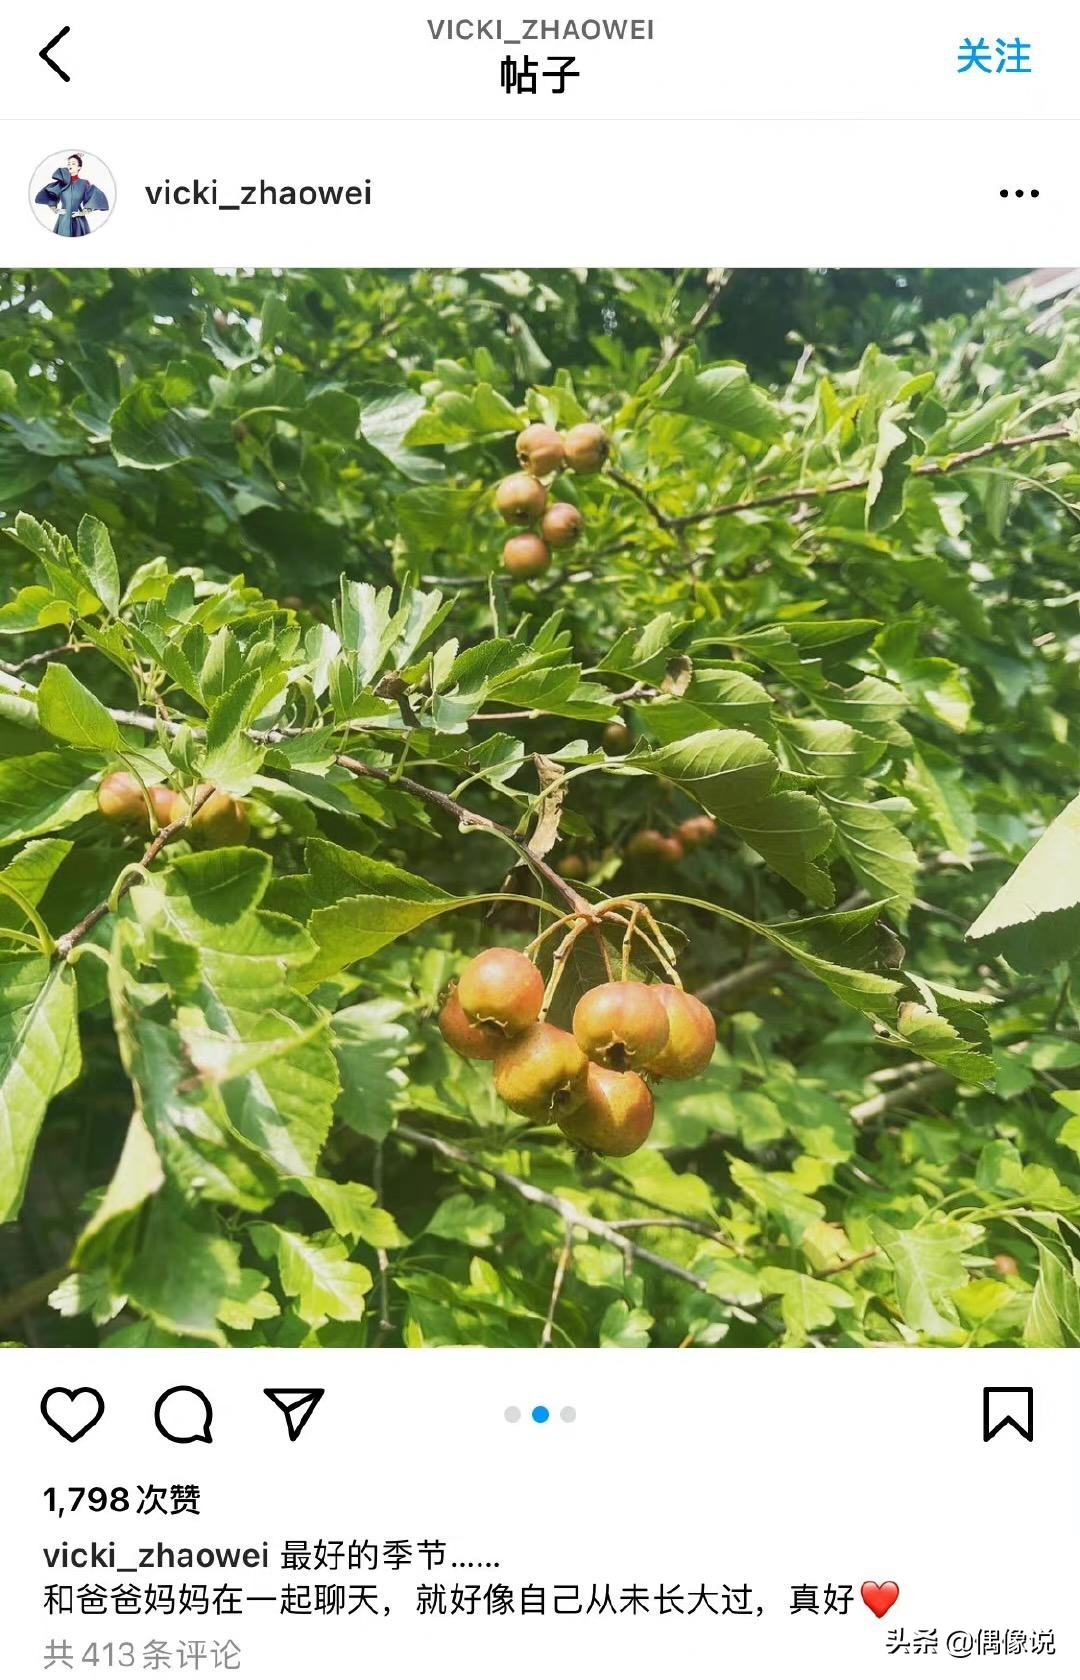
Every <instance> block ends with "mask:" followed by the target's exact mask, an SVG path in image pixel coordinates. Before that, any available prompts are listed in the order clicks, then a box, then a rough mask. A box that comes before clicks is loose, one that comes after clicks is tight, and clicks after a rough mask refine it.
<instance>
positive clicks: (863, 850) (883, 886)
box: [822, 792, 919, 917]
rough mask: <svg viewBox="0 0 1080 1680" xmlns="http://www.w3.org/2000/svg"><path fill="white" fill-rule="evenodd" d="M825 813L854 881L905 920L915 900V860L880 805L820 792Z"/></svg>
mask: <svg viewBox="0 0 1080 1680" xmlns="http://www.w3.org/2000/svg"><path fill="white" fill-rule="evenodd" d="M822 797H823V798H824V800H825V805H826V809H827V810H828V813H829V815H830V817H831V818H832V820H833V822H834V823H835V824H836V844H837V847H838V849H839V850H840V851H841V852H842V853H843V855H844V857H846V858H847V860H848V862H849V863H850V865H851V868H852V870H853V872H854V874H855V877H856V879H857V880H859V881H861V882H862V884H863V886H865V887H866V888H867V889H868V891H869V892H871V893H872V894H873V895H874V896H875V897H881V896H882V895H884V896H885V897H887V898H888V899H889V900H890V909H891V910H892V911H893V913H894V914H895V915H897V916H900V917H903V916H906V915H907V913H908V911H909V910H910V908H911V904H912V900H913V899H914V897H915V876H916V873H917V871H918V867H919V860H918V857H917V856H916V854H915V849H914V847H913V846H912V845H911V843H910V841H909V840H908V839H907V838H906V836H905V835H903V834H901V832H900V830H899V829H898V828H897V826H896V824H895V823H894V822H893V820H892V818H891V816H890V815H889V814H888V812H887V810H886V809H885V808H883V806H882V805H867V804H863V803H862V802H861V801H859V800H854V799H841V798H840V797H839V795H837V794H832V793H827V792H823V795H822Z"/></svg>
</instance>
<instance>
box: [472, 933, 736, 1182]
mask: <svg viewBox="0 0 1080 1680" xmlns="http://www.w3.org/2000/svg"><path fill="white" fill-rule="evenodd" d="M616 905H620V906H622V907H623V908H624V909H627V908H629V910H630V914H629V916H628V917H626V918H624V919H625V921H626V925H627V928H628V933H627V940H626V941H624V945H623V975H622V978H621V979H620V980H616V979H614V978H609V979H608V980H606V981H605V982H604V983H603V984H601V985H599V986H593V987H591V988H590V989H589V990H588V991H586V992H583V993H582V995H581V996H580V997H579V998H578V1000H577V1003H576V1004H575V1007H574V1012H573V1020H572V1023H571V1030H570V1031H569V1032H566V1031H565V1030H564V1029H563V1028H562V1027H557V1026H554V1025H552V1023H551V1022H550V1021H548V1020H547V1019H546V1016H547V1013H548V1010H549V1008H550V1006H551V1001H552V998H553V996H554V992H555V988H556V987H557V985H558V983H559V979H560V977H561V974H562V973H563V972H564V971H565V966H566V958H567V956H568V954H569V946H570V945H571V944H572V943H573V941H574V940H576V939H577V938H578V937H579V936H580V934H581V933H582V932H583V931H584V930H585V928H586V927H589V926H591V927H597V926H598V924H599V922H600V921H601V920H602V918H603V916H604V914H605V913H607V912H610V911H611V910H613V909H614V908H615V907H616ZM639 919H641V920H644V921H646V922H647V924H648V926H649V928H650V929H651V935H650V934H646V936H645V937H646V938H647V939H648V942H649V944H650V947H651V949H652V950H653V951H654V952H656V951H658V947H657V945H656V943H655V942H654V941H655V938H656V936H659V938H660V939H661V940H662V938H663V936H662V934H660V931H659V929H658V927H657V924H656V923H655V921H654V920H653V918H652V917H651V916H650V915H649V913H648V912H647V911H646V910H645V909H644V906H642V905H639V904H633V903H632V901H630V900H612V901H611V902H610V903H608V904H607V905H604V906H602V907H600V908H599V910H598V913H596V914H592V915H589V916H586V917H574V916H571V917H565V918H562V919H561V921H560V922H559V923H556V924H555V927H553V928H549V929H548V930H546V933H545V934H543V935H541V941H542V940H543V939H544V938H546V937H547V935H548V934H550V933H551V932H553V931H555V929H556V928H557V927H560V926H565V925H566V924H567V923H569V924H571V932H570V934H569V935H568V936H567V938H565V939H564V940H563V943H562V945H561V946H560V948H559V951H558V952H557V953H556V956H555V961H554V964H553V966H552V971H551V976H550V978H549V979H548V981H547V983H546V984H545V981H544V976H543V974H542V973H541V971H540V969H539V968H538V967H537V965H536V963H535V962H533V960H532V956H531V955H530V954H529V953H530V952H532V951H535V948H536V945H537V944H538V943H539V941H534V942H533V945H532V946H530V947H529V949H528V950H527V951H518V950H516V949H513V948H511V947H506V946H494V947H492V948H491V949H490V950H487V951H481V952H480V953H479V954H478V955H477V956H475V957H473V958H472V959H471V961H469V962H468V963H467V964H466V965H465V967H464V969H463V970H462V972H461V974H460V975H459V977H458V979H457V982H456V983H455V984H454V985H452V986H451V988H450V991H449V994H448V995H447V998H446V1001H445V1002H444V1004H443V1006H442V1011H441V1013H440V1015H439V1027H440V1030H441V1032H442V1035H443V1037H444V1039H445V1040H446V1042H447V1043H448V1044H449V1045H450V1046H451V1048H452V1049H454V1050H456V1051H457V1052H458V1054H459V1055H462V1056H465V1057H467V1058H469V1059H470V1060H472V1061H485V1062H492V1063H493V1064H494V1069H493V1072H494V1084H495V1090H496V1093H497V1094H498V1096H499V1097H501V1098H502V1100H503V1102H504V1103H505V1104H506V1106H507V1108H510V1109H512V1110H513V1112H514V1113H515V1114H520V1115H523V1116H524V1117H525V1118H527V1119H530V1120H536V1121H544V1120H547V1121H554V1122H555V1123H556V1125H557V1126H558V1127H559V1129H560V1131H561V1132H562V1133H563V1134H564V1136H566V1137H567V1138H569V1140H570V1141H571V1143H574V1144H577V1145H578V1146H579V1147H581V1148H584V1149H589V1150H592V1151H593V1152H594V1153H595V1154H597V1155H632V1154H633V1153H634V1151H635V1150H636V1149H640V1147H641V1145H642V1144H643V1143H644V1142H645V1140H646V1138H647V1137H648V1135H649V1133H650V1131H651V1130H652V1124H653V1115H654V1103H653V1094H652V1091H651V1090H650V1088H649V1085H648V1084H647V1083H646V1081H647V1080H661V1079H693V1078H694V1077H695V1076H696V1075H697V1074H700V1073H701V1072H702V1071H703V1070H704V1069H705V1068H706V1067H707V1066H708V1065H709V1062H710V1061H711V1060H712V1054H713V1050H714V1049H715V1047H716V1023H715V1022H714V1020H713V1018H712V1015H711V1013H710V1012H709V1010H708V1009H707V1008H706V1006H705V1005H704V1004H703V1003H702V1002H701V1000H700V999H699V998H696V997H694V996H693V995H692V994H691V993H689V992H686V991H684V990H683V988H682V984H681V982H680V981H679V977H678V972H677V970H676V969H675V967H674V964H673V963H672V962H670V961H669V960H667V959H666V957H662V960H663V961H664V966H665V968H666V970H667V972H668V974H669V976H670V980H669V981H668V982H664V983H646V982H645V981H643V980H632V979H628V978H627V961H628V959H627V953H628V948H629V947H628V941H629V940H630V938H632V936H633V933H634V931H635V926H638V924H639ZM639 931H640V927H639ZM609 972H610V970H609Z"/></svg>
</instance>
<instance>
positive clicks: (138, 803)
mask: <svg viewBox="0 0 1080 1680" xmlns="http://www.w3.org/2000/svg"><path fill="white" fill-rule="evenodd" d="M97 802H98V810H99V811H100V812H101V814H102V816H103V817H104V818H105V821H106V822H111V823H116V824H118V825H122V826H124V827H128V828H140V827H141V828H146V827H148V826H149V825H148V822H147V815H146V800H145V798H144V796H143V790H142V786H141V784H140V782H139V779H138V777H137V776H133V775H132V774H131V771H130V770H114V771H113V773H112V775H111V776H106V777H105V780H104V781H103V782H102V784H101V786H100V787H99V788H98V795H97Z"/></svg>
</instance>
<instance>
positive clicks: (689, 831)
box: [678, 812, 718, 851]
mask: <svg viewBox="0 0 1080 1680" xmlns="http://www.w3.org/2000/svg"><path fill="white" fill-rule="evenodd" d="M717 833H718V829H717V825H716V823H715V821H714V820H713V818H712V817H707V816H706V815H705V813H704V812H702V814H701V816H700V817H687V818H686V821H685V822H681V823H680V824H679V828H678V838H679V839H680V840H681V841H682V843H683V845H684V846H685V847H686V848H687V849H688V850H689V851H696V849H697V847H698V846H707V845H708V844H709V842H710V841H711V840H715V839H716V836H717Z"/></svg>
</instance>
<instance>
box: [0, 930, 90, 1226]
mask: <svg viewBox="0 0 1080 1680" xmlns="http://www.w3.org/2000/svg"><path fill="white" fill-rule="evenodd" d="M81 1070H82V1057H81V1054H80V1051H79V1030H78V1002H77V998H76V992H75V974H74V971H73V970H72V969H71V968H69V967H68V966H67V965H66V964H64V963H50V962H49V961H48V959H47V958H45V957H0V1224H3V1223H5V1222H6V1221H7V1220H9V1219H14V1217H15V1215H16V1214H17V1213H18V1211H19V1208H20V1206H21V1204H22V1199H23V1194H24V1192H25V1190H26V1180H27V1177H28V1175H29V1172H30V1163H31V1160H32V1158H33V1153H34V1145H35V1143H36V1142H37V1136H38V1132H39V1131H40V1129H41V1123H42V1121H43V1120H44V1118H45V1110H46V1109H47V1108H48V1106H49V1104H50V1102H51V1101H52V1099H53V1097H55V1096H56V1094H57V1092H58V1091H63V1090H65V1089H66V1088H67V1086H69V1085H70V1084H71V1083H72V1082H73V1081H74V1080H75V1079H77V1078H78V1076H79V1073H80V1072H81Z"/></svg>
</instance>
